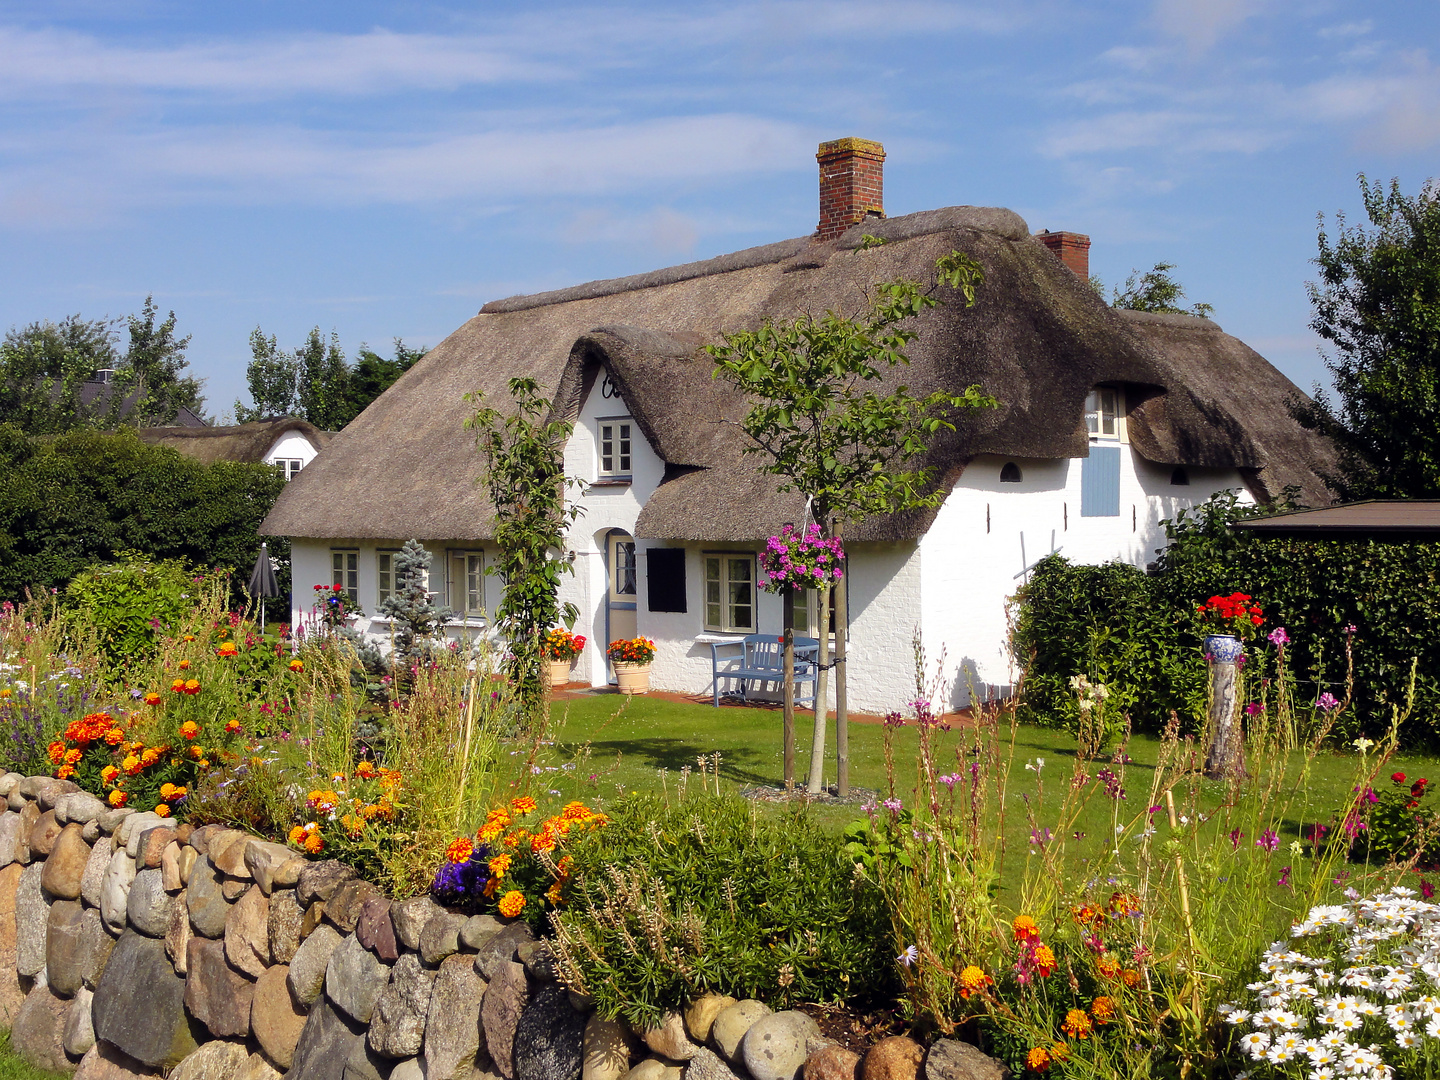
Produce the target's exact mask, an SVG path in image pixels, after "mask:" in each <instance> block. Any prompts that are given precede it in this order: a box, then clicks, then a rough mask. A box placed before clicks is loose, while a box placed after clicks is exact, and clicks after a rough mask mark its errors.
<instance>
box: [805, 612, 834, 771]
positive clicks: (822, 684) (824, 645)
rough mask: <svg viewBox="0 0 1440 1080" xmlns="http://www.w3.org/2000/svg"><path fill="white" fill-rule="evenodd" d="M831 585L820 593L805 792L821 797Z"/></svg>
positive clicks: (828, 660) (827, 689)
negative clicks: (811, 736)
mask: <svg viewBox="0 0 1440 1080" xmlns="http://www.w3.org/2000/svg"><path fill="white" fill-rule="evenodd" d="M829 664H830V586H829V585H826V586H825V587H824V588H823V589H821V590H820V656H819V671H818V672H816V675H815V737H814V739H812V740H811V742H810V782H809V783H808V784H807V785H805V790H806V791H808V792H809V793H810V794H811V795H819V794H820V792H822V791H823V790H825V714H826V713H827V712H828V711H829V708H828V706H829V701H828V697H829V692H830V685H829V683H830V680H829V675H830V670H829Z"/></svg>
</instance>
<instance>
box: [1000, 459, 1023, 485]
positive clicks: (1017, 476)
mask: <svg viewBox="0 0 1440 1080" xmlns="http://www.w3.org/2000/svg"><path fill="white" fill-rule="evenodd" d="M1023 479H1024V476H1023V475H1022V474H1021V472H1020V466H1019V465H1016V464H1015V463H1014V462H1013V461H1007V462H1006V463H1005V464H1004V465H1003V466H1001V468H1000V483H1002V484H1018V483H1020V481H1021V480H1023Z"/></svg>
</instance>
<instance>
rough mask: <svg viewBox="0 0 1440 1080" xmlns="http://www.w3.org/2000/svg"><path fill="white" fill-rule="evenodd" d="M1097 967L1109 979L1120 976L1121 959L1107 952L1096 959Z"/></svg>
mask: <svg viewBox="0 0 1440 1080" xmlns="http://www.w3.org/2000/svg"><path fill="white" fill-rule="evenodd" d="M1095 967H1096V968H1097V969H1098V970H1099V972H1100V974H1101V975H1103V976H1105V978H1107V979H1116V978H1119V977H1120V961H1119V960H1116V959H1115V957H1113V956H1111V955H1110V954H1109V953H1106V954H1105V955H1104V956H1102V957H1100V959H1099V960H1096V961H1095Z"/></svg>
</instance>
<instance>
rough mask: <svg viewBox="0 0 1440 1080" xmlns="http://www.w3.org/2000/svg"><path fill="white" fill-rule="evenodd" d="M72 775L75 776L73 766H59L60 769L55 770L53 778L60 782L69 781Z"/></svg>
mask: <svg viewBox="0 0 1440 1080" xmlns="http://www.w3.org/2000/svg"><path fill="white" fill-rule="evenodd" d="M74 775H75V766H74V765H61V766H60V768H58V769H56V770H55V776H56V778H57V779H60V780H69V779H70V777H72V776H74Z"/></svg>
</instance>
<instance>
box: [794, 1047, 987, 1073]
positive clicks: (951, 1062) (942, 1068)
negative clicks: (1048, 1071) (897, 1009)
mask: <svg viewBox="0 0 1440 1080" xmlns="http://www.w3.org/2000/svg"><path fill="white" fill-rule="evenodd" d="M924 1073H925V1080H1008V1078H1009V1076H1010V1070H1009V1069H1007V1068H1006V1067H1005V1066H1004V1065H1003V1064H1001V1063H1000V1062H998V1061H996V1060H995V1059H994V1058H992V1057H991V1056H990V1055H989V1054H987V1053H985V1051H983V1050H981V1049H980V1048H979V1047H978V1046H971V1045H970V1044H969V1043H965V1042H959V1041H958V1040H956V1039H936V1040H935V1042H934V1043H932V1044H931V1046H930V1049H929V1051H928V1052H926V1054H925V1069H924ZM806 1080H809V1077H808V1076H807V1077H806Z"/></svg>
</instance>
